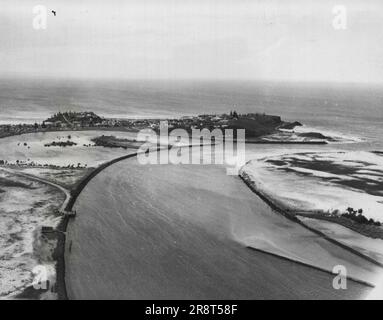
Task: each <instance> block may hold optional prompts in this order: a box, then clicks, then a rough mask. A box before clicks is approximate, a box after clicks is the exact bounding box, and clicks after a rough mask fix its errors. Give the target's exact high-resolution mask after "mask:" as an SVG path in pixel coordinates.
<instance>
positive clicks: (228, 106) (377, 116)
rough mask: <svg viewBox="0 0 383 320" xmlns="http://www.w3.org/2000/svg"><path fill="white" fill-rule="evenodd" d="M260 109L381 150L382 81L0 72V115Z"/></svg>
mask: <svg viewBox="0 0 383 320" xmlns="http://www.w3.org/2000/svg"><path fill="white" fill-rule="evenodd" d="M234 109H235V110H237V111H238V112H240V113H245V112H261V113H262V112H265V113H267V114H275V115H280V116H282V118H283V119H284V120H293V121H295V120H297V121H300V122H302V123H303V124H304V125H306V126H307V127H308V128H315V129H317V130H320V131H321V132H327V133H329V132H335V133H337V134H340V135H346V136H350V137H355V138H358V139H361V141H362V142H361V143H356V144H353V146H352V147H351V146H349V147H346V148H352V149H364V150H381V149H383V143H382V142H381V137H383V127H382V123H383V87H379V86H368V85H356V84H350V85H342V84H305V83H276V82H245V81H215V82H214V81H186V80H185V81H127V80H121V81H95V80H92V81H90V80H89V81H85V80H70V81H69V80H67V81H66V80H31V79H26V80H19V79H18V80H15V79H14V80H0V123H2V124H3V123H19V122H27V123H32V122H35V121H42V120H43V119H46V118H47V117H48V116H49V115H51V114H53V113H55V112H57V111H66V110H74V111H81V110H91V111H94V112H96V113H98V114H100V115H102V116H108V117H121V118H123V117H126V118H139V117H141V118H142V117H153V118H154V117H177V116H182V115H196V114H202V113H224V112H229V111H230V110H234Z"/></svg>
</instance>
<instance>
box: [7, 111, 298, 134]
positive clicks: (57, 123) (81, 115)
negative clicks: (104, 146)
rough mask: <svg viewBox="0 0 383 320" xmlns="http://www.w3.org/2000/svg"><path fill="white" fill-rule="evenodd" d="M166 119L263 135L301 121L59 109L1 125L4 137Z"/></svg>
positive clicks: (175, 124)
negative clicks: (32, 119)
mask: <svg viewBox="0 0 383 320" xmlns="http://www.w3.org/2000/svg"><path fill="white" fill-rule="evenodd" d="M164 120H166V121H167V123H168V128H169V129H175V128H180V129H185V130H186V131H188V132H189V131H191V130H192V129H208V130H214V129H221V130H224V129H245V130H246V135H247V136H248V137H259V136H262V135H265V134H270V133H273V132H274V131H275V130H276V129H292V128H294V127H295V126H300V125H301V124H300V123H299V122H294V123H288V122H284V121H282V119H281V117H280V116H274V115H266V114H261V113H247V114H238V113H237V112H236V111H230V112H229V113H227V114H226V113H224V114H202V115H197V116H183V117H180V118H168V119H165V118H163V119H159V118H158V119H128V118H126V119H114V118H104V117H100V116H98V115H97V114H95V113H94V112H91V111H85V112H73V111H69V112H58V113H56V114H54V115H53V116H51V117H49V118H48V119H46V120H45V121H42V122H41V123H34V124H7V125H0V138H3V137H7V136H12V135H19V134H25V133H33V132H49V131H65V130H74V131H76V130H91V129H107V130H108V129H109V130H110V129H113V130H124V131H133V132H135V131H139V130H142V129H146V128H150V129H152V130H154V131H156V132H157V131H159V129H160V122H161V121H164Z"/></svg>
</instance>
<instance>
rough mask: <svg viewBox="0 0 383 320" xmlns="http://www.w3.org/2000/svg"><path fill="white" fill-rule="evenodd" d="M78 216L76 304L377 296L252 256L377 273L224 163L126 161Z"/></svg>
mask: <svg viewBox="0 0 383 320" xmlns="http://www.w3.org/2000/svg"><path fill="white" fill-rule="evenodd" d="M75 209H76V210H77V212H78V215H77V217H76V219H75V220H72V221H71V222H70V223H69V225H68V230H67V246H69V244H71V249H70V251H69V250H68V248H67V250H66V257H65V260H66V285H67V290H68V296H69V298H70V299H102V298H104V299H280V298H290V299H305V298H306V299H314V298H322V299H327V298H331V299H337V298H339V299H345V298H346V299H357V298H362V297H364V296H365V295H366V294H367V293H368V292H369V291H370V289H369V288H368V287H366V286H364V285H362V284H358V283H356V282H350V285H349V290H346V291H343V292H340V291H337V290H334V289H333V287H332V279H333V276H332V275H330V274H328V273H326V272H323V271H319V270H316V269H313V268H310V267H307V266H303V265H299V264H297V263H295V262H291V261H287V260H282V259H280V258H277V257H275V256H271V255H268V254H264V253H261V252H254V251H252V250H249V249H247V248H246V247H247V246H254V247H255V246H256V247H260V248H261V249H267V250H271V251H272V252H273V253H276V254H281V255H284V256H289V257H290V258H293V259H295V260H298V261H302V262H310V259H314V258H315V259H316V263H320V264H322V265H321V267H323V268H324V269H328V270H331V269H332V266H333V265H334V263H338V262H342V263H343V264H347V265H349V267H350V269H351V270H353V273H355V274H356V275H357V274H358V272H359V273H366V272H369V271H371V270H372V269H373V266H371V265H369V264H368V263H367V262H365V261H361V260H360V258H358V257H354V256H353V255H350V254H349V253H347V252H344V251H343V250H341V249H340V248H338V247H336V246H333V245H331V244H330V243H327V242H326V241H325V240H323V239H321V240H320V239H318V238H317V237H316V236H314V235H312V234H310V233H305V232H304V231H302V230H301V229H300V228H298V226H296V225H295V224H294V223H292V222H290V221H288V220H287V219H285V218H284V217H282V216H279V215H278V214H277V213H275V212H273V211H272V210H271V209H270V208H268V207H267V205H266V204H265V203H263V202H262V201H261V200H260V199H258V198H257V197H255V195H254V194H253V193H252V192H251V191H250V190H249V189H248V188H247V187H246V185H245V184H244V183H243V182H242V181H241V180H240V179H239V178H238V177H233V176H227V175H226V171H225V168H223V167H222V166H212V165H141V164H139V163H138V162H137V159H136V158H132V159H128V160H125V161H123V162H121V163H118V164H115V165H113V166H111V167H109V168H107V169H105V170H104V171H103V172H101V173H100V174H99V175H98V176H96V177H95V178H94V179H93V180H92V181H91V182H90V183H89V184H88V186H87V187H86V188H85V189H84V191H83V192H82V193H81V194H80V196H79V198H78V200H77V202H76V204H75ZM282 243H284V244H285V245H283V246H282V245H281V244H282ZM311 262H312V261H311ZM355 265H356V266H358V267H357V268H356V267H354V266H355ZM366 270H367V271H366Z"/></svg>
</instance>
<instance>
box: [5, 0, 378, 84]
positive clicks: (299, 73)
mask: <svg viewBox="0 0 383 320" xmlns="http://www.w3.org/2000/svg"><path fill="white" fill-rule="evenodd" d="M36 5H45V6H46V8H47V9H48V17H47V27H46V29H45V30H36V29H34V28H33V19H34V18H35V17H36V14H34V13H33V7H34V6H36ZM336 5H342V6H343V8H345V9H346V24H345V28H342V29H336V28H334V25H333V22H334V19H335V18H336V16H337V13H336V12H335V13H334V12H333V9H334V6H336ZM382 9H383V1H381V0H337V1H333V0H320V1H318V0H103V1H101V0H0V77H1V76H3V77H13V76H15V77H23V76H28V77H41V78H43V77H55V78H115V79H119V78H123V79H218V80H221V79H223V80H227V79H229V80H230V79H233V80H234V79H235V80H236V79H241V80H277V81H306V82H307V81H310V82H311V81H313V82H318V81H319V82H356V83H359V82H361V83H383V10H382ZM51 10H55V11H56V16H54V15H53V14H52V13H51ZM338 13H339V12H338ZM337 21H339V20H337ZM342 21H344V20H342Z"/></svg>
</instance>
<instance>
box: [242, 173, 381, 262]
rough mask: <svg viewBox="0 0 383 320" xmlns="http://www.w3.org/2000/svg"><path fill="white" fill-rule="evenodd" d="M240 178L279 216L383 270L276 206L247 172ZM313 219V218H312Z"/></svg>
mask: <svg viewBox="0 0 383 320" xmlns="http://www.w3.org/2000/svg"><path fill="white" fill-rule="evenodd" d="M239 177H240V178H241V180H242V181H243V182H244V183H245V184H246V185H247V186H248V187H249V189H250V190H251V191H252V192H254V193H255V194H256V195H257V196H258V197H259V198H261V199H262V200H263V201H264V202H265V203H266V204H267V205H268V206H270V208H271V209H273V210H274V211H275V212H277V213H279V214H282V215H283V216H284V217H286V218H287V219H289V220H291V221H293V222H296V223H298V224H299V225H301V226H302V227H304V228H306V229H308V230H310V231H312V232H314V233H315V234H317V235H319V236H320V237H322V238H324V239H325V240H327V241H329V242H331V243H333V244H335V245H337V246H339V247H341V248H343V249H345V250H347V251H349V252H351V253H353V254H355V255H357V256H359V257H361V258H363V259H365V260H367V261H369V262H371V263H373V264H375V265H377V266H379V267H381V268H383V263H380V262H379V261H377V260H375V259H373V258H371V257H369V256H366V255H365V254H363V253H361V252H359V251H358V250H355V249H353V248H351V247H349V246H348V245H345V244H343V243H341V242H339V241H337V240H335V239H333V238H332V237H329V236H328V235H326V234H324V233H323V232H321V231H319V230H317V229H315V228H312V227H310V226H308V225H307V224H305V223H304V222H302V221H301V220H299V219H298V218H297V217H296V215H294V214H292V213H290V212H289V210H288V209H286V208H284V207H283V206H282V205H279V204H276V203H275V201H274V200H273V199H272V198H271V197H269V196H267V195H266V194H264V193H263V192H262V191H260V190H259V189H258V188H257V187H256V186H255V184H254V182H253V181H252V180H251V179H250V178H249V176H248V174H247V173H245V172H241V173H240V174H239ZM311 218H313V217H311Z"/></svg>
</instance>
